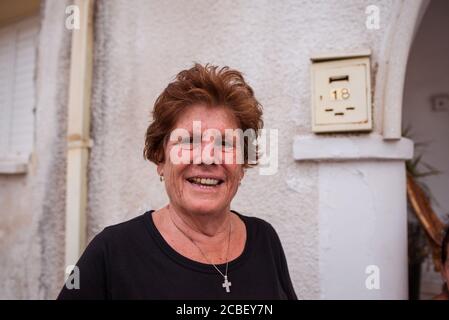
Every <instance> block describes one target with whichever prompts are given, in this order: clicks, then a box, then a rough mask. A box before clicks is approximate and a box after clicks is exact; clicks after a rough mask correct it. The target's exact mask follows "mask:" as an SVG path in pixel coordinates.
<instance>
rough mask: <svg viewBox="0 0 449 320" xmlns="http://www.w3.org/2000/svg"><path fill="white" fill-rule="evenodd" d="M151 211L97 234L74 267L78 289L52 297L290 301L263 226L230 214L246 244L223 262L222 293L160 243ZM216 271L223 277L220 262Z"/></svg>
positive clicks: (213, 278) (280, 255)
mask: <svg viewBox="0 0 449 320" xmlns="http://www.w3.org/2000/svg"><path fill="white" fill-rule="evenodd" d="M152 212H153V210H151V211H148V212H146V213H144V214H143V215H140V216H138V217H136V218H134V219H132V220H129V221H127V222H123V223H120V224H117V225H114V226H110V227H107V228H105V229H104V230H103V231H102V232H100V233H99V234H98V235H97V236H96V237H95V238H94V239H93V240H92V241H91V242H90V244H89V245H88V247H87V248H86V250H85V251H84V253H83V255H82V256H81V258H80V259H79V261H78V263H77V267H78V270H79V289H75V288H74V289H68V288H67V286H65V285H64V287H63V288H62V290H61V292H60V294H59V296H58V299H296V294H295V291H294V289H293V286H292V283H291V280H290V276H289V272H288V268H287V262H286V260H285V255H284V251H283V249H282V246H281V242H280V240H279V237H278V235H277V234H276V231H275V230H274V229H273V227H272V226H271V225H270V224H269V223H267V222H265V221H263V220H261V219H258V218H254V217H247V216H243V215H241V214H238V213H237V212H235V211H233V212H234V213H236V214H238V216H239V217H240V218H241V219H242V220H243V222H244V223H245V225H246V231H247V240H246V244H245V248H244V250H243V253H242V254H241V255H240V256H239V257H237V258H236V259H234V260H232V261H230V262H229V266H228V281H229V282H231V286H230V287H229V289H230V292H229V293H228V292H226V290H225V288H224V287H223V283H224V278H223V276H222V275H220V274H219V273H218V271H217V270H215V268H214V267H213V266H212V265H210V264H204V263H200V262H196V261H193V260H191V259H189V258H186V257H184V256H182V255H181V254H179V253H178V252H176V251H175V250H174V249H173V248H172V247H171V246H170V245H169V244H168V243H167V242H166V241H165V240H164V238H163V237H162V235H161V234H160V233H159V231H158V230H157V228H156V226H155V225H154V222H153V218H152ZM217 267H218V268H219V269H220V270H221V272H223V273H225V269H226V264H220V265H217ZM69 280H70V278H69ZM72 280H73V279H72ZM72 283H74V282H72Z"/></svg>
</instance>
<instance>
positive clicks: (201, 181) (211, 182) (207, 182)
mask: <svg viewBox="0 0 449 320" xmlns="http://www.w3.org/2000/svg"><path fill="white" fill-rule="evenodd" d="M187 181H188V182H190V183H192V184H195V185H199V186H202V187H216V186H218V185H220V184H222V183H223V182H224V181H223V180H221V179H215V178H204V177H192V178H187Z"/></svg>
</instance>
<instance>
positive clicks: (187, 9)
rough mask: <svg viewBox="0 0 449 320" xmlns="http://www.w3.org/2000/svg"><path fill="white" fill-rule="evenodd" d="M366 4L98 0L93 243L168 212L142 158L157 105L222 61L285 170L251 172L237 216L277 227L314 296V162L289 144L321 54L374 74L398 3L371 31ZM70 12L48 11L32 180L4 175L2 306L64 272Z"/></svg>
mask: <svg viewBox="0 0 449 320" xmlns="http://www.w3.org/2000/svg"><path fill="white" fill-rule="evenodd" d="M371 4H373V1H356V0H347V1H344V2H342V1H339V0H333V1H295V0H288V1H263V0H260V1H220V2H218V1H217V2H212V1H206V0H195V1H189V2H187V1H174V0H167V1H143V0H142V1H138V0H135V1H133V2H132V5H131V4H130V2H129V1H111V0H107V1H105V0H97V1H96V6H95V49H94V79H93V92H92V123H91V134H92V139H93V142H94V144H93V148H92V150H91V155H90V160H89V172H88V174H89V178H88V179H89V183H88V188H89V192H88V209H87V210H88V236H89V240H90V239H92V237H93V236H94V235H95V234H96V233H98V232H100V231H101V230H102V229H103V228H104V227H105V226H107V225H110V224H114V223H118V222H121V221H124V220H127V219H130V218H132V217H134V216H136V215H139V214H142V213H143V212H144V211H146V210H148V209H150V208H152V209H157V208H159V207H161V206H163V205H164V204H165V203H166V201H167V197H166V195H165V191H164V189H163V185H162V184H161V183H160V182H159V179H158V176H157V174H156V169H155V166H154V165H153V164H150V163H148V162H146V161H144V160H143V157H142V149H143V144H144V133H145V129H146V127H147V126H148V124H149V122H150V120H151V117H150V112H151V109H152V105H153V103H154V101H155V99H156V97H157V96H158V94H159V93H160V92H161V91H162V90H163V89H164V88H165V86H166V85H167V84H168V82H169V81H170V80H172V79H173V77H174V76H175V75H176V74H177V73H178V72H179V71H180V70H182V69H185V68H188V67H190V66H191V65H192V63H193V62H194V61H196V62H200V63H212V64H217V65H220V66H223V65H228V66H230V67H232V68H236V69H238V70H240V71H242V72H243V73H244V75H245V76H246V79H247V80H248V82H249V83H250V84H251V85H252V87H253V88H254V90H255V92H256V96H257V97H258V99H259V101H260V102H261V103H262V105H263V107H264V121H265V128H267V129H278V130H279V142H278V150H279V168H278V172H277V174H275V175H271V176H262V175H259V174H258V169H257V168H254V169H250V170H248V171H247V174H246V177H245V178H244V181H243V183H242V186H241V188H240V190H239V192H238V194H237V196H236V198H235V199H234V202H233V205H232V208H233V209H234V210H237V211H239V212H240V213H242V214H245V215H254V216H258V217H261V218H263V219H265V220H267V221H269V222H270V223H271V224H272V225H273V226H274V227H275V228H276V230H277V231H278V233H279V236H280V238H281V240H282V243H283V246H284V249H285V252H286V255H287V259H288V263H289V268H290V273H291V277H292V280H293V282H294V286H295V289H296V292H297V294H298V296H299V297H300V298H304V299H313V298H319V297H320V279H319V261H318V257H319V252H318V249H319V243H318V239H319V230H318V225H319V223H318V222H319V221H318V200H319V199H318V194H319V192H318V183H317V180H318V165H317V164H315V163H307V162H301V163H298V162H295V161H294V160H293V156H292V142H293V137H294V135H296V134H308V133H310V103H309V101H310V74H309V66H310V56H311V55H312V54H313V53H316V52H323V51H324V52H341V51H351V50H356V49H361V48H370V49H371V50H372V52H373V56H372V60H373V62H372V63H373V66H375V64H376V61H377V60H378V57H379V55H380V54H381V52H382V48H383V47H384V45H385V41H386V38H387V33H388V32H387V30H389V28H390V25H391V23H392V22H393V19H394V17H395V12H394V10H395V8H396V5H395V4H394V1H393V0H389V1H376V2H375V4H376V5H377V6H378V7H379V9H380V18H381V20H380V29H379V30H368V29H367V28H366V26H365V21H366V14H365V8H366V7H367V6H368V5H371ZM65 5H66V4H65V3H64V2H62V1H56V0H47V1H46V3H45V8H44V9H43V11H42V12H43V21H42V31H41V36H40V43H39V57H40V58H39V67H38V71H39V72H38V78H37V85H38V88H39V94H40V97H39V103H38V105H37V129H36V159H35V163H33V170H31V171H30V172H29V173H28V174H27V175H26V176H24V177H17V178H6V177H2V176H0V191H1V193H0V194H1V198H0V199H1V200H2V205H1V212H0V214H1V219H2V223H1V224H0V228H2V229H1V231H2V233H0V237H1V238H0V239H1V245H0V261H1V262H0V268H1V270H2V272H1V273H0V288H2V289H1V290H0V298H27V297H34V298H54V297H55V296H56V294H57V291H58V288H59V287H60V285H61V279H62V277H63V273H64V265H63V259H64V239H63V236H64V190H65V187H64V184H65V171H64V170H65V153H64V142H65V134H64V130H65V109H66V103H65V101H66V98H67V97H66V91H67V74H68V68H69V62H68V58H69V56H68V55H69V46H70V44H69V41H70V37H69V36H68V35H69V31H68V30H65V29H64V22H63V19H64V9H65ZM375 108H377V106H376V101H375ZM376 127H377V126H376ZM28 198H29V199H31V198H32V199H33V201H34V202H29V201H28ZM7 199H9V200H8V201H9V202H8V203H7V202H6V201H7ZM11 199H12V200H11ZM30 201H31V200H30ZM5 203H6V204H5ZM30 204H32V206H31V205H30ZM5 208H6V209H5ZM5 221H7V223H5ZM24 261H26V265H24ZM261 267H263V266H261ZM58 281H59V282H58Z"/></svg>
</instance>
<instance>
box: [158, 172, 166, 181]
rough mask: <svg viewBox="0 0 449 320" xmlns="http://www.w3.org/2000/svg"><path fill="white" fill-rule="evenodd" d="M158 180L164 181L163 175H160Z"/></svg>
mask: <svg viewBox="0 0 449 320" xmlns="http://www.w3.org/2000/svg"><path fill="white" fill-rule="evenodd" d="M159 180H161V182H162V181H164V180H165V178H164V175H163V174H161V175H160V176H159Z"/></svg>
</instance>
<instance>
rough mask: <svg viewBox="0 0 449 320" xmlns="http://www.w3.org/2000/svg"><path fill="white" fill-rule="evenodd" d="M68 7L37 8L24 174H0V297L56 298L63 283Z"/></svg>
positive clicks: (62, 4) (60, 3)
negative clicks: (31, 123) (31, 121)
mask: <svg viewBox="0 0 449 320" xmlns="http://www.w3.org/2000/svg"><path fill="white" fill-rule="evenodd" d="M67 5H68V1H48V2H47V3H46V5H45V6H42V9H41V26H40V34H39V39H38V44H37V46H38V48H37V67H36V71H35V79H36V89H37V90H36V110H35V143H34V151H33V155H32V158H31V161H30V165H29V169H28V173H27V174H24V175H14V176H7V175H0V299H30V298H34V299H45V298H47V299H48V298H54V297H55V295H56V292H57V291H58V290H59V289H60V288H61V282H62V281H64V223H65V222H64V221H65V216H64V211H65V166H66V160H65V159H66V155H65V140H66V139H65V137H66V127H67V124H66V123H67V122H66V118H67V117H66V114H67V111H66V110H67V93H68V80H69V78H68V77H69V67H70V43H71V34H70V32H69V31H68V30H67V29H65V27H64V19H65V7H66V6H67Z"/></svg>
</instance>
